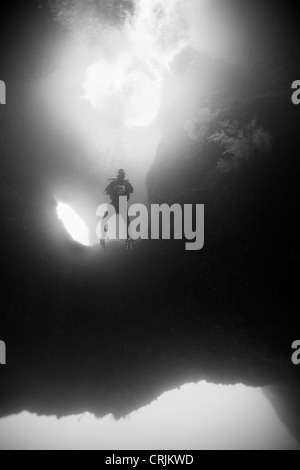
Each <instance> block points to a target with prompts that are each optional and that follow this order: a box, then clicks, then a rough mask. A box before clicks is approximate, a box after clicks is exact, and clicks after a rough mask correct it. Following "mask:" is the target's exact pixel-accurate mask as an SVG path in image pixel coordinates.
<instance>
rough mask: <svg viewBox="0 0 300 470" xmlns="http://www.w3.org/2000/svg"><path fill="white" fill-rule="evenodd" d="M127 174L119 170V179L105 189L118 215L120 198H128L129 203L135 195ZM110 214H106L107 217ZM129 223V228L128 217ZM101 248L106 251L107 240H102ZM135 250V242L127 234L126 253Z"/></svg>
mask: <svg viewBox="0 0 300 470" xmlns="http://www.w3.org/2000/svg"><path fill="white" fill-rule="evenodd" d="M125 178H126V173H125V171H124V170H123V169H121V170H119V171H118V173H117V177H116V178H113V179H112V180H110V181H111V182H110V183H109V185H108V186H107V188H106V189H105V191H104V193H105V194H107V195H108V196H109V197H110V200H111V205H112V206H113V207H114V208H115V211H116V214H119V212H120V210H119V201H120V197H122V196H126V197H127V201H129V199H130V197H131V194H133V192H134V189H133V187H132V185H131V183H130V181H129V180H127V179H125ZM107 215H108V214H106V216H107ZM127 222H128V226H129V217H128V215H127ZM101 246H102V248H103V249H104V250H106V247H105V240H101ZM132 249H133V240H132V239H131V238H130V237H129V234H127V240H126V245H125V251H131V250H132Z"/></svg>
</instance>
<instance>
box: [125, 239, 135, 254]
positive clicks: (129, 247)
mask: <svg viewBox="0 0 300 470" xmlns="http://www.w3.org/2000/svg"><path fill="white" fill-rule="evenodd" d="M132 250H133V240H132V238H127V240H126V244H125V251H126V252H127V251H132Z"/></svg>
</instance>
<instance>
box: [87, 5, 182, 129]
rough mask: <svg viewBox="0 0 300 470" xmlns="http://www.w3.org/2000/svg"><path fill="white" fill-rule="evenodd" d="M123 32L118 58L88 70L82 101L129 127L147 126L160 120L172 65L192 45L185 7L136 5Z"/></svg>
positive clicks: (105, 61)
mask: <svg viewBox="0 0 300 470" xmlns="http://www.w3.org/2000/svg"><path fill="white" fill-rule="evenodd" d="M135 3H136V12H135V15H134V16H133V17H130V18H128V20H127V22H126V24H125V26H124V28H123V40H122V42H121V43H120V48H119V49H120V51H119V54H115V55H113V56H112V57H110V58H109V59H108V58H101V59H100V60H99V61H98V62H97V63H95V64H93V65H91V66H90V67H89V69H88V71H87V80H86V82H85V83H84V85H83V87H84V89H85V95H84V98H85V99H87V100H88V101H90V102H91V104H92V105H93V106H94V107H95V108H97V109H99V110H103V111H106V112H108V113H110V114H111V113H113V114H115V115H118V116H119V117H123V119H124V123H125V126H126V127H128V128H134V127H146V126H148V125H150V124H151V123H152V122H153V121H154V120H155V118H156V116H157V115H158V112H159V110H160V104H161V100H160V97H161V90H162V85H163V81H164V78H165V76H166V74H167V73H169V64H170V63H171V62H172V60H173V59H174V57H175V56H176V55H177V54H178V52H179V51H180V50H181V49H182V48H183V47H184V46H185V45H186V44H187V43H188V36H187V29H186V27H185V26H186V25H185V14H184V12H185V11H186V9H183V5H184V2H183V1H181V0H176V1H175V2H170V1H169V0H151V2H149V0H136V2H135Z"/></svg>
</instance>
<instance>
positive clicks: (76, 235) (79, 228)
mask: <svg viewBox="0 0 300 470" xmlns="http://www.w3.org/2000/svg"><path fill="white" fill-rule="evenodd" d="M57 214H58V218H59V219H60V220H61V221H62V222H63V224H64V226H65V228H66V230H67V232H68V233H69V234H70V235H71V237H72V238H73V240H74V241H76V242H78V243H81V245H85V246H89V245H90V236H89V229H88V227H87V226H86V224H85V223H84V221H83V220H82V219H81V218H80V217H79V215H78V214H76V212H75V211H74V210H73V209H72V208H71V207H70V206H68V205H67V204H63V203H61V202H60V203H59V204H58V205H57Z"/></svg>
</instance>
